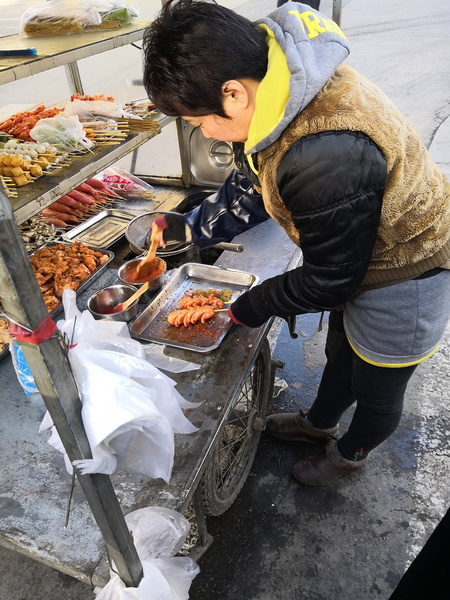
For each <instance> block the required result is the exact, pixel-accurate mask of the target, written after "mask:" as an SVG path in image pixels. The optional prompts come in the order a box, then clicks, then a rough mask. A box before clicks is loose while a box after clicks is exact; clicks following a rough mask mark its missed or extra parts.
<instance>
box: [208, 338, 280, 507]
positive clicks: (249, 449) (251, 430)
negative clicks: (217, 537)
mask: <svg viewBox="0 0 450 600" xmlns="http://www.w3.org/2000/svg"><path fill="white" fill-rule="evenodd" d="M272 391H273V372H272V363H271V355H270V347H269V344H268V342H267V340H264V342H263V344H262V346H261V350H260V352H259V354H258V355H257V357H256V360H255V362H254V363H253V366H252V368H251V370H250V373H249V375H248V377H247V379H246V380H245V382H244V384H243V386H242V388H241V391H240V394H239V397H238V399H237V401H236V404H235V405H234V407H233V409H232V411H231V413H230V416H229V418H228V420H227V422H226V424H225V425H224V427H223V428H222V431H221V433H220V436H219V439H218V440H217V442H216V444H215V447H214V450H213V453H212V455H211V457H210V458H209V459H208V463H207V466H206V469H205V473H204V475H203V477H202V480H201V482H200V489H201V497H202V502H203V506H204V510H205V514H206V515H210V516H218V515H221V514H222V513H224V512H225V511H226V510H228V508H230V506H231V505H232V504H233V502H234V501H235V500H236V498H237V496H238V495H239V493H240V491H241V489H242V487H243V486H244V483H245V481H246V480H247V477H248V475H249V473H250V470H251V468H252V465H253V461H254V459H255V455H256V451H257V448H258V442H259V438H260V436H261V429H262V427H261V421H260V420H261V419H265V417H266V415H267V411H268V409H269V405H270V401H271V397H272ZM258 420H259V421H258ZM255 426H256V427H257V428H255ZM258 427H259V429H258Z"/></svg>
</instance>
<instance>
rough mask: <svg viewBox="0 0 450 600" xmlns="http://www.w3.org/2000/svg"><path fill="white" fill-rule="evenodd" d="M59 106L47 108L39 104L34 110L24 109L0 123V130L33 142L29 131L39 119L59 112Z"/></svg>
mask: <svg viewBox="0 0 450 600" xmlns="http://www.w3.org/2000/svg"><path fill="white" fill-rule="evenodd" d="M59 112H60V109H59V108H56V107H54V108H47V107H46V106H45V105H44V104H40V105H39V106H38V107H37V108H35V109H34V110H25V111H22V112H18V113H15V114H14V115H12V116H11V117H9V118H8V119H5V120H4V121H2V122H1V123H0V131H4V132H5V133H9V134H10V135H13V136H14V137H16V138H19V139H20V140H26V141H28V142H33V141H34V140H33V138H32V137H31V136H30V131H31V130H32V129H33V127H34V126H35V125H36V123H37V122H38V121H40V120H41V119H47V118H51V117H54V116H55V115H57V114H59Z"/></svg>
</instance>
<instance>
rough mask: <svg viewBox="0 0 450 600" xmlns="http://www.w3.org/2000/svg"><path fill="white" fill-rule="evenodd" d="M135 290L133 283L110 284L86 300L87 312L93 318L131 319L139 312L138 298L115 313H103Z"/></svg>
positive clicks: (126, 298) (126, 320) (123, 300)
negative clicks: (124, 308)
mask: <svg viewBox="0 0 450 600" xmlns="http://www.w3.org/2000/svg"><path fill="white" fill-rule="evenodd" d="M136 291H137V288H136V287H134V286H133V285H129V284H122V285H111V286H109V287H105V288H103V289H101V290H98V291H97V292H95V294H93V295H92V296H91V297H90V298H89V300H88V301H87V307H88V310H89V312H90V313H91V314H92V315H93V316H94V318H95V319H107V320H110V321H125V322H128V321H131V319H133V318H134V317H135V316H136V315H137V313H138V312H139V303H138V300H136V302H134V303H133V304H132V305H131V306H130V307H128V308H127V309H126V310H122V311H121V312H116V313H109V314H108V313H105V312H104V311H105V310H108V308H110V307H111V306H116V305H117V304H119V303H120V302H125V300H128V298H129V297H130V296H131V295H133V294H134V292H136Z"/></svg>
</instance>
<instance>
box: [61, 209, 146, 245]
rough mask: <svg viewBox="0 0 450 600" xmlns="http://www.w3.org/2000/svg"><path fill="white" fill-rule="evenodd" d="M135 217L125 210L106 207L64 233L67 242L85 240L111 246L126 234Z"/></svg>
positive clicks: (63, 237)
mask: <svg viewBox="0 0 450 600" xmlns="http://www.w3.org/2000/svg"><path fill="white" fill-rule="evenodd" d="M134 217H135V215H134V214H130V213H127V212H124V211H119V210H115V209H106V210H102V211H101V212H99V213H97V214H96V215H93V216H92V217H90V218H89V219H87V221H84V223H81V224H80V225H78V226H77V227H74V228H73V229H71V230H70V231H67V232H66V233H64V234H63V235H62V236H61V237H62V239H63V240H64V241H66V242H75V241H77V242H83V243H85V244H87V245H89V246H93V247H95V248H109V247H110V246H112V245H113V244H114V243H115V242H117V241H118V240H119V239H120V238H121V237H122V236H124V235H125V230H126V228H127V225H128V223H129V222H130V221H131V220H132V219H133V218H134Z"/></svg>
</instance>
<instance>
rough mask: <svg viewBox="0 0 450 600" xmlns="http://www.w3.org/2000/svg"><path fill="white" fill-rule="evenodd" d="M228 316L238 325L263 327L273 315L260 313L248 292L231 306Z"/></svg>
mask: <svg viewBox="0 0 450 600" xmlns="http://www.w3.org/2000/svg"><path fill="white" fill-rule="evenodd" d="M228 316H229V317H230V319H231V320H232V321H233V322H234V323H236V324H237V325H246V326H247V327H261V325H263V324H264V323H265V322H266V321H268V320H269V319H270V317H271V316H272V315H271V314H266V315H263V314H262V313H258V312H257V311H256V310H255V307H254V306H253V304H252V301H251V297H250V294H249V293H248V292H246V293H245V294H242V296H240V297H239V298H238V299H237V300H236V301H235V302H233V304H232V305H231V306H230V307H229V309H228Z"/></svg>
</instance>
